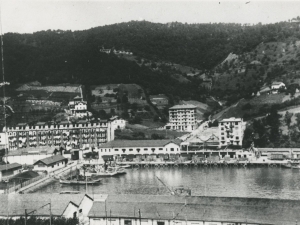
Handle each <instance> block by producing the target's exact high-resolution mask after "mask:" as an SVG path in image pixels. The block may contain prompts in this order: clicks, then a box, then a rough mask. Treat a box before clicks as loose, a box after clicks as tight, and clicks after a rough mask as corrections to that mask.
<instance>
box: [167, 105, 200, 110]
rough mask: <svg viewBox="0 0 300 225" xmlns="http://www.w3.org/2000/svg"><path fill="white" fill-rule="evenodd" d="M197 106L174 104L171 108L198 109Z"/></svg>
mask: <svg viewBox="0 0 300 225" xmlns="http://www.w3.org/2000/svg"><path fill="white" fill-rule="evenodd" d="M196 108H197V107H196V106H194V105H174V106H173V107H171V108H170V109H196Z"/></svg>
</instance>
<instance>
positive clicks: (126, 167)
mask: <svg viewBox="0 0 300 225" xmlns="http://www.w3.org/2000/svg"><path fill="white" fill-rule="evenodd" d="M118 167H120V168H124V169H130V168H131V166H130V165H118Z"/></svg>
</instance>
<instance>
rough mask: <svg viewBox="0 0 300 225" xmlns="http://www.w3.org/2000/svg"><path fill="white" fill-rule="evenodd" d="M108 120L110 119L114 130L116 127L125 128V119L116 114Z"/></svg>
mask: <svg viewBox="0 0 300 225" xmlns="http://www.w3.org/2000/svg"><path fill="white" fill-rule="evenodd" d="M110 121H111V125H112V128H113V129H114V130H116V129H121V130H122V129H125V127H126V123H127V121H126V120H124V119H122V118H119V117H118V116H114V117H112V118H110Z"/></svg>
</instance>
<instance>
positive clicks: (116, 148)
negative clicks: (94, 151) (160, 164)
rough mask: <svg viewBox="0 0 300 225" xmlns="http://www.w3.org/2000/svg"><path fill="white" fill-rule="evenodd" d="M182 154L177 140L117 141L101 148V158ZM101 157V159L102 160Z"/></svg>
mask: <svg viewBox="0 0 300 225" xmlns="http://www.w3.org/2000/svg"><path fill="white" fill-rule="evenodd" d="M175 154H180V144H179V142H178V141H177V140H166V139H164V140H115V141H111V142H107V143H105V144H103V145H102V146H101V147H100V148H99V156H100V157H101V156H113V155H117V156H125V157H128V156H129V157H132V156H145V157H146V156H149V155H156V156H157V157H159V156H170V155H175ZM100 157H99V158H100Z"/></svg>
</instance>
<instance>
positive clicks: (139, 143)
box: [100, 139, 180, 148]
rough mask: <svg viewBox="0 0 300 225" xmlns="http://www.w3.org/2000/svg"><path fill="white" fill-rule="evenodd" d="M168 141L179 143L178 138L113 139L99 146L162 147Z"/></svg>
mask: <svg viewBox="0 0 300 225" xmlns="http://www.w3.org/2000/svg"><path fill="white" fill-rule="evenodd" d="M169 143H174V144H177V145H179V143H180V141H178V140H170V139H163V140H114V141H110V142H107V143H105V144H103V145H101V147H100V148H122V147H123V148H129V147H133V148H135V147H163V146H165V145H167V144H169Z"/></svg>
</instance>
